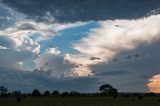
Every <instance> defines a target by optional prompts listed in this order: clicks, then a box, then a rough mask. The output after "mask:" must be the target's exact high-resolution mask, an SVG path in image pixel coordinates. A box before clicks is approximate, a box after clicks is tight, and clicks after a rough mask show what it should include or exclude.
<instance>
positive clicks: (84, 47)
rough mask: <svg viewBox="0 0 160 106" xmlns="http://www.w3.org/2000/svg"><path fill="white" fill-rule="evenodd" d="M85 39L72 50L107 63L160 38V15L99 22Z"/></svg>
mask: <svg viewBox="0 0 160 106" xmlns="http://www.w3.org/2000/svg"><path fill="white" fill-rule="evenodd" d="M99 23H100V25H101V26H100V27H99V28H95V29H92V30H91V31H90V32H89V33H88V36H87V37H84V38H82V39H81V40H80V41H79V42H78V43H76V44H74V49H76V50H77V51H79V52H80V53H81V54H83V55H86V56H90V57H91V56H95V57H98V58H101V59H103V60H104V61H108V60H109V59H112V58H114V56H115V55H117V54H118V53H120V52H123V51H127V50H133V49H135V48H136V47H137V46H138V45H140V44H142V43H146V44H150V43H151V42H153V41H154V40H155V39H156V40H158V39H159V38H160V30H159V27H160V15H153V16H150V17H146V18H142V19H137V20H114V21H112V20H107V21H100V22H99Z"/></svg>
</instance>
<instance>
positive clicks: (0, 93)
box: [0, 86, 8, 96]
mask: <svg viewBox="0 0 160 106" xmlns="http://www.w3.org/2000/svg"><path fill="white" fill-rule="evenodd" d="M7 92H8V89H7V88H5V87H4V86H1V87H0V96H6V95H7Z"/></svg>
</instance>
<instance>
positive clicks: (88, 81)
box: [0, 67, 98, 92]
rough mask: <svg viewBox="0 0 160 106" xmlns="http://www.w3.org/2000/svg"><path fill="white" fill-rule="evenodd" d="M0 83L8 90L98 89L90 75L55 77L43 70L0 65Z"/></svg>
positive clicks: (87, 90) (95, 81)
mask: <svg viewBox="0 0 160 106" xmlns="http://www.w3.org/2000/svg"><path fill="white" fill-rule="evenodd" d="M0 73H3V74H0V81H1V82H0V85H3V86H6V87H8V88H9V90H21V91H22V92H31V91H32V90H33V89H35V88H36V89H39V90H40V91H41V92H43V91H45V90H50V91H53V90H60V91H72V90H76V91H81V92H95V91H98V79H97V78H92V77H81V78H62V79H55V78H53V77H50V76H49V75H47V74H46V73H45V72H40V71H33V72H28V71H21V70H16V69H13V68H12V69H10V68H4V67H0Z"/></svg>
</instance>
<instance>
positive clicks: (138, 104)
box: [0, 96, 160, 106]
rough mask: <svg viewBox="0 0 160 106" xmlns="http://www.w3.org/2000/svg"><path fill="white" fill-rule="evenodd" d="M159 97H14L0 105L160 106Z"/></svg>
mask: <svg viewBox="0 0 160 106" xmlns="http://www.w3.org/2000/svg"><path fill="white" fill-rule="evenodd" d="M159 98H160V97H143V99H142V100H139V99H138V98H137V97H130V98H124V97H118V98H111V97H100V96H99V97H98V96H97V97H70V96H69V97H64V98H62V97H36V98H32V97H27V98H25V99H22V100H21V102H19V103H18V102H17V101H16V98H15V97H9V98H6V99H2V98H1V99H0V106H160V102H159V101H158V100H159Z"/></svg>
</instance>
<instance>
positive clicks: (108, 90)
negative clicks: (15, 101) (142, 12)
mask: <svg viewBox="0 0 160 106" xmlns="http://www.w3.org/2000/svg"><path fill="white" fill-rule="evenodd" d="M156 95H160V94H155V93H153V92H150V93H118V90H117V89H116V88H114V87H112V86H111V85H109V84H104V85H101V86H99V92H97V93H80V92H77V91H71V92H59V91H58V90H54V91H52V92H50V91H48V90H46V91H44V92H43V93H41V92H40V91H39V90H38V89H34V90H33V91H32V92H31V93H22V92H21V91H13V92H12V93H10V92H8V89H7V88H6V87H4V86H1V87H0V97H8V96H16V97H24V98H25V97H26V96H33V97H38V96H62V97H65V96H111V97H114V98H116V97H117V96H124V97H125V98H129V97H130V96H138V97H139V98H140V99H141V98H142V97H141V96H156Z"/></svg>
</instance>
